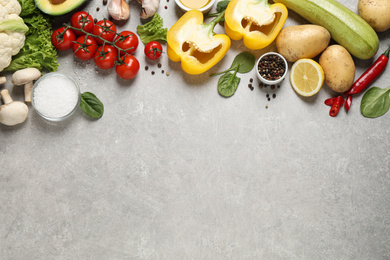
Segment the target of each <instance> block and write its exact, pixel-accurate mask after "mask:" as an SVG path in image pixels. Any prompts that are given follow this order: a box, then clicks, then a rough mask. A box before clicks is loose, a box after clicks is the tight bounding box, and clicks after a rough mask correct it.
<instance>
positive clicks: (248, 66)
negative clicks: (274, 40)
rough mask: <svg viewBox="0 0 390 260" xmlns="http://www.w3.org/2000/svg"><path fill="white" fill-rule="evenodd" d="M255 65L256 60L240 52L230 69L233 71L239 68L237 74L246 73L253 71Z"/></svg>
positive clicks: (246, 53)
mask: <svg viewBox="0 0 390 260" xmlns="http://www.w3.org/2000/svg"><path fill="white" fill-rule="evenodd" d="M255 63H256V59H255V56H253V54H252V53H249V52H241V53H240V54H238V55H237V56H236V57H235V58H234V60H233V63H232V66H231V67H230V69H231V70H233V69H235V68H236V67H237V66H239V68H238V73H247V72H249V71H251V70H252V69H253V67H254V66H255Z"/></svg>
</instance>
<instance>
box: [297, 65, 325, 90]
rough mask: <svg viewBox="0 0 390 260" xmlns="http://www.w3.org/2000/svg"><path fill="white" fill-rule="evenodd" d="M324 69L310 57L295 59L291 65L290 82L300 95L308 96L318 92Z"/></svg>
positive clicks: (323, 77) (322, 80) (322, 82)
mask: <svg viewBox="0 0 390 260" xmlns="http://www.w3.org/2000/svg"><path fill="white" fill-rule="evenodd" d="M324 79H325V76H324V71H323V69H322V67H321V66H320V64H318V63H317V62H315V61H314V60H312V59H300V60H297V61H296V62H295V63H294V64H293V65H292V67H291V72H290V83H291V85H292V87H293V88H294V90H295V91H296V92H297V93H298V94H299V95H301V96H305V97H310V96H313V95H315V94H317V93H318V91H320V89H321V88H322V85H323V84H324Z"/></svg>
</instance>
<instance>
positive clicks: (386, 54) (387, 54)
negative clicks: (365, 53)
mask: <svg viewBox="0 0 390 260" xmlns="http://www.w3.org/2000/svg"><path fill="white" fill-rule="evenodd" d="M389 54H390V46H389V48H388V49H387V50H386V51H385V52H384V53H383V55H385V56H386V57H389Z"/></svg>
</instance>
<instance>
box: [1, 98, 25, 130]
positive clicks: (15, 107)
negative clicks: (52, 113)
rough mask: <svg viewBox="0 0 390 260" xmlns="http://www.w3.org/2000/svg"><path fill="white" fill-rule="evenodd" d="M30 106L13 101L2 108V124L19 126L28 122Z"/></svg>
mask: <svg viewBox="0 0 390 260" xmlns="http://www.w3.org/2000/svg"><path fill="white" fill-rule="evenodd" d="M27 116H28V106H27V105H26V104H25V103H23V102H20V101H13V102H11V103H9V104H5V105H2V106H1V107H0V123H2V124H4V125H9V126H13V125H17V124H20V123H23V122H24V121H26V119H27Z"/></svg>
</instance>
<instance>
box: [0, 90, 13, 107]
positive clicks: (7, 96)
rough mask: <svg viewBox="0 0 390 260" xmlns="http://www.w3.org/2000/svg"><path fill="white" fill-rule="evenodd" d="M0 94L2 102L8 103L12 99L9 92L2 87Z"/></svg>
mask: <svg viewBox="0 0 390 260" xmlns="http://www.w3.org/2000/svg"><path fill="white" fill-rule="evenodd" d="M0 95H1V98H2V99H3V101H4V104H9V103H11V102H12V101H13V100H12V98H11V96H10V94H9V91H8V89H3V90H2V91H0Z"/></svg>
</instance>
